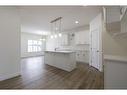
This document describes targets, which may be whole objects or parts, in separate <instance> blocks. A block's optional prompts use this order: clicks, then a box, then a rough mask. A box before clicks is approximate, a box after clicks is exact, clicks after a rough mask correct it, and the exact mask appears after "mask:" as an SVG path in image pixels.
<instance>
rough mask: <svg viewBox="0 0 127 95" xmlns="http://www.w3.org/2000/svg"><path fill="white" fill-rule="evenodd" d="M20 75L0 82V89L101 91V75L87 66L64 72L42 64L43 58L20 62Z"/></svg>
mask: <svg viewBox="0 0 127 95" xmlns="http://www.w3.org/2000/svg"><path fill="white" fill-rule="evenodd" d="M21 65H22V75H21V76H18V77H15V78H12V79H8V80H5V81H1V82H0V89H103V84H104V83H103V73H101V72H99V71H98V70H96V69H95V68H93V67H89V65H88V64H83V63H77V68H76V69H75V70H73V71H71V72H66V71H63V70H60V69H57V68H55V67H52V66H49V65H46V64H44V57H43V56H41V57H31V58H25V59H22V61H21Z"/></svg>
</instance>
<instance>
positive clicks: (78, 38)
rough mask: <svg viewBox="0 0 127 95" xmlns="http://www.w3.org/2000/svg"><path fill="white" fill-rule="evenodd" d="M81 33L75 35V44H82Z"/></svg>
mask: <svg viewBox="0 0 127 95" xmlns="http://www.w3.org/2000/svg"><path fill="white" fill-rule="evenodd" d="M81 41H82V40H81V33H80V32H77V33H75V44H77V45H78V44H81Z"/></svg>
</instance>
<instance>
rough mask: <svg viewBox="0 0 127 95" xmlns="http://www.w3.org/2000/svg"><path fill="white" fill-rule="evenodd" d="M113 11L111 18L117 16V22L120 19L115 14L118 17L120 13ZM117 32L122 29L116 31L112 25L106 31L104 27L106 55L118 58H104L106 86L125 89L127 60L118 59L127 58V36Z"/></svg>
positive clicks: (126, 83) (104, 49) (107, 87)
mask: <svg viewBox="0 0 127 95" xmlns="http://www.w3.org/2000/svg"><path fill="white" fill-rule="evenodd" d="M115 10H116V9H115ZM110 12H111V10H110ZM113 12H114V11H113V9H112V17H111V18H110V19H113V18H115V20H113V21H114V22H116V21H117V20H118V19H116V17H115V16H117V18H118V16H120V15H118V14H117V15H116V14H113ZM110 16H111V15H109V17H110ZM115 27H118V26H115ZM115 32H120V30H115V31H114V29H113V28H112V27H111V29H110V31H108V30H107V31H106V27H104V31H103V36H102V37H103V52H104V55H108V56H110V57H109V58H110V59H111V58H112V57H111V56H113V57H116V59H113V60H109V59H105V60H104V88H106V89H116V88H117V89H123V88H124V89H125V88H127V76H126V73H127V69H126V68H127V62H123V61H118V59H123V58H127V38H126V37H122V36H121V37H119V36H115V37H114V36H113V33H115Z"/></svg>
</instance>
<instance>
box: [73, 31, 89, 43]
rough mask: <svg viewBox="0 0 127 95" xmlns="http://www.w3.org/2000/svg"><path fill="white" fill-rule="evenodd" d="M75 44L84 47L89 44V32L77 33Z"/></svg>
mask: <svg viewBox="0 0 127 95" xmlns="http://www.w3.org/2000/svg"><path fill="white" fill-rule="evenodd" d="M75 44H76V45H83V44H87V45H88V44H89V31H88V30H86V31H80V32H76V33H75Z"/></svg>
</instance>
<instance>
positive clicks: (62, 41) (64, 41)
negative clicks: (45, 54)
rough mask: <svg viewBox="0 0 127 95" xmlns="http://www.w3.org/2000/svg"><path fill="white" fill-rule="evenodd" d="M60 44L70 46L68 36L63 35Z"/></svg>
mask: <svg viewBox="0 0 127 95" xmlns="http://www.w3.org/2000/svg"><path fill="white" fill-rule="evenodd" d="M60 40H61V41H60V44H61V45H62V46H63V45H68V34H62V36H61V38H60Z"/></svg>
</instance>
